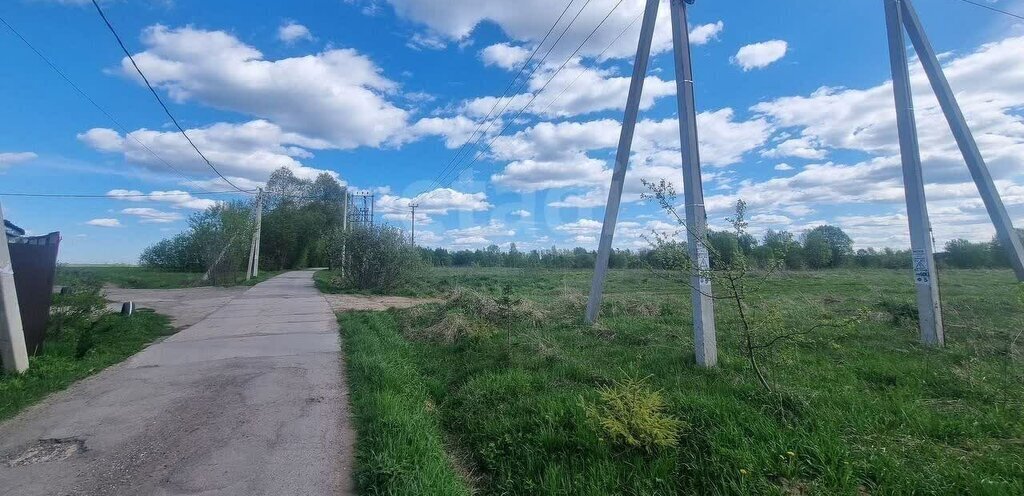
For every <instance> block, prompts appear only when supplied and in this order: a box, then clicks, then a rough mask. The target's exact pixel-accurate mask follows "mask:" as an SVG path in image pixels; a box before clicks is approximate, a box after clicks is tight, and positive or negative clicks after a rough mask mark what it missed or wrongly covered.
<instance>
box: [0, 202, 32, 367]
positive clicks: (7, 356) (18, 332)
mask: <svg viewBox="0 0 1024 496" xmlns="http://www.w3.org/2000/svg"><path fill="white" fill-rule="evenodd" d="M3 218H4V211H3V207H2V206H0V359H2V360H3V362H4V364H3V365H4V370H6V371H8V372H17V373H21V372H24V371H26V370H28V350H27V349H26V348H25V330H24V328H23V327H22V324H21V309H20V307H19V306H18V292H17V290H16V289H15V288H14V269H13V268H12V267H11V253H10V250H8V248H7V230H6V229H5V228H4V227H3V225H2V224H3Z"/></svg>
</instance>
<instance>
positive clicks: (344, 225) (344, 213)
mask: <svg viewBox="0 0 1024 496" xmlns="http://www.w3.org/2000/svg"><path fill="white" fill-rule="evenodd" d="M341 232H343V233H347V232H348V186H346V187H345V203H343V204H342V205H341ZM346 241H347V240H346V239H345V238H344V237H343V238H342V240H341V277H345V243H346Z"/></svg>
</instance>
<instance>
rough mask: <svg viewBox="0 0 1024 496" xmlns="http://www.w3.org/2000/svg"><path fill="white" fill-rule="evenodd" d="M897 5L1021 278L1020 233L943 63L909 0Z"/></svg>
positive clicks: (1023, 269) (1023, 276)
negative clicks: (948, 78) (982, 154)
mask: <svg viewBox="0 0 1024 496" xmlns="http://www.w3.org/2000/svg"><path fill="white" fill-rule="evenodd" d="M900 6H901V7H902V12H901V14H902V16H903V24H904V26H905V27H906V29H907V35H908V36H909V37H910V41H911V43H913V44H914V49H915V50H916V51H917V57H918V58H919V59H920V60H921V65H922V66H923V67H924V72H925V74H927V75H928V81H929V82H930V83H931V86H932V91H933V92H934V93H935V97H936V98H937V99H938V100H939V106H940V107H942V113H943V114H944V115H945V116H946V121H947V122H948V123H949V128H950V130H951V131H952V132H953V138H954V139H956V144H957V146H958V147H959V148H960V153H961V154H962V155H963V156H964V161H965V162H966V163H967V168H968V170H970V172H971V177H972V178H973V179H974V184H976V185H977V186H978V192H979V193H981V199H982V201H983V202H984V203H985V209H986V210H987V211H988V215H989V217H990V218H991V219H992V223H993V224H995V228H996V232H997V233H998V236H999V239H1000V241H1002V245H1003V246H1004V247H1005V250H1006V255H1007V256H1008V257H1009V259H1010V264H1011V265H1012V266H1013V271H1014V272H1015V273H1016V274H1017V280H1018V281H1022V282H1024V245H1022V244H1021V241H1020V237H1019V236H1017V232H1016V230H1015V229H1014V228H1013V222H1012V221H1011V220H1010V215H1009V214H1008V213H1007V212H1006V207H1005V206H1004V205H1003V201H1002V199H1001V198H1000V197H999V190H997V189H996V186H995V183H994V182H992V175H991V174H989V171H988V166H987V165H985V159H984V158H983V157H982V156H981V150H979V149H978V143H977V142H976V141H974V135H972V134H971V129H970V127H968V126H967V119H965V118H964V114H963V112H962V111H961V110H960V105H959V104H958V103H957V101H956V96H955V95H954V94H953V90H952V89H951V88H950V86H949V81H947V80H946V75H945V74H944V73H943V72H942V65H941V64H939V59H938V57H936V56H935V50H934V49H933V48H932V45H931V43H930V42H929V41H928V36H927V35H926V34H925V32H924V27H923V26H922V25H921V19H920V18H919V17H918V16H917V11H916V10H915V9H914V6H913V4H912V3H911V1H910V0H902V1H901V2H900Z"/></svg>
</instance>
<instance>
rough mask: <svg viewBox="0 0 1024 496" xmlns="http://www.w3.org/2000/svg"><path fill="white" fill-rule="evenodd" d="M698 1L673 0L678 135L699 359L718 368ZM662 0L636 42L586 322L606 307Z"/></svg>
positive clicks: (651, 7)
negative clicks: (698, 83)
mask: <svg viewBox="0 0 1024 496" xmlns="http://www.w3.org/2000/svg"><path fill="white" fill-rule="evenodd" d="M684 2H685V3H688V4H693V0H670V2H669V4H670V9H671V12H672V38H673V42H674V43H673V44H674V49H675V65H676V92H677V97H678V101H679V135H680V152H681V155H682V167H683V177H684V185H683V186H684V196H685V198H684V200H685V202H686V228H687V233H688V239H689V251H690V259H691V260H692V261H693V264H694V266H695V267H694V272H693V274H692V275H691V279H690V283H691V285H692V287H693V288H692V298H691V299H692V303H693V324H694V330H693V332H694V344H695V347H696V357H697V363H698V364H700V365H702V366H705V367H713V366H715V365H716V364H717V363H718V345H717V341H716V336H715V313H714V300H713V299H712V296H711V281H710V280H709V279H707V278H706V277H703V275H702V271H704V270H706V269H708V268H709V266H710V264H709V261H708V250H707V246H706V245H705V242H706V240H705V237H706V236H705V233H706V231H707V217H706V214H705V211H704V191H703V183H702V180H701V176H700V153H699V151H698V141H697V111H696V105H695V103H694V92H693V69H692V66H691V61H690V33H689V30H688V29H687V26H686V5H685V4H684ZM659 3H660V2H659V0H648V1H647V7H646V10H645V11H644V19H643V24H642V25H641V28H640V43H639V45H638V47H637V53H636V61H635V62H634V64H633V78H632V80H631V82H630V86H629V96H628V97H627V99H626V113H625V117H624V118H623V122H622V133H621V134H620V136H619V148H618V153H617V154H616V157H615V169H614V171H613V172H612V183H611V188H610V190H609V192H608V205H607V207H606V209H605V217H604V225H603V227H602V228H601V240H600V244H599V246H598V252H597V263H596V265H595V267H594V279H593V282H592V284H591V287H590V299H589V300H588V301H587V314H586V321H587V322H588V323H594V321H596V320H597V315H598V313H599V311H600V308H601V298H602V294H601V293H602V291H603V289H604V280H605V277H606V276H607V271H608V259H609V257H610V256H611V249H612V237H613V236H614V234H615V224H616V222H617V220H618V215H619V205H620V203H621V200H622V188H623V185H624V182H625V176H626V168H627V166H628V163H629V155H630V151H631V147H632V143H633V132H634V130H635V127H636V119H637V113H638V111H639V107H640V97H641V94H642V93H643V84H644V79H645V77H646V74H647V65H648V62H649V59H650V52H651V40H652V38H653V36H654V25H655V21H656V19H657V17H658V6H659Z"/></svg>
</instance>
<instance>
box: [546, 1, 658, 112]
mask: <svg viewBox="0 0 1024 496" xmlns="http://www.w3.org/2000/svg"><path fill="white" fill-rule="evenodd" d="M643 15H644V13H643V12H641V13H639V14H637V15H636V17H634V18H633V20H632V21H630V23H629V24H627V25H626V27H625V28H623V29H622V31H621V32H620V33H619V35H618V36H616V37H615V39H613V40H612V42H611V43H609V44H608V46H606V47H604V50H601V53H599V54H597V57H594V58H596V59H597V60H601V57H604V54H606V53H608V50H611V48H612V47H613V46H614V45H615V43H617V42H618V41H619V39H620V38H622V37H623V36H625V35H626V32H627V31H629V28H631V27H633V25H634V24H636V21H639V20H640V18H641V17H643ZM583 74H584V72H583V71H581V72H580V73H579V74H577V75H576V79H573V80H572V82H571V83H569V84H568V85H566V87H565V88H562V91H561V92H560V93H559V94H558V95H556V96H555V97H554V98H552V99H551V101H549V102H548V104H547V105H546V106H545V107H544V108H543V109H542V110H541V111H540V112H539V113H540V114H542V115H543V114H545V113H547V111H548V109H550V108H551V106H552V105H554V104H555V102H557V101H558V99H560V98H562V95H565V92H566V91H569V88H571V87H573V85H575V84H576V83H578V82H579V80H580V78H581V77H583Z"/></svg>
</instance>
